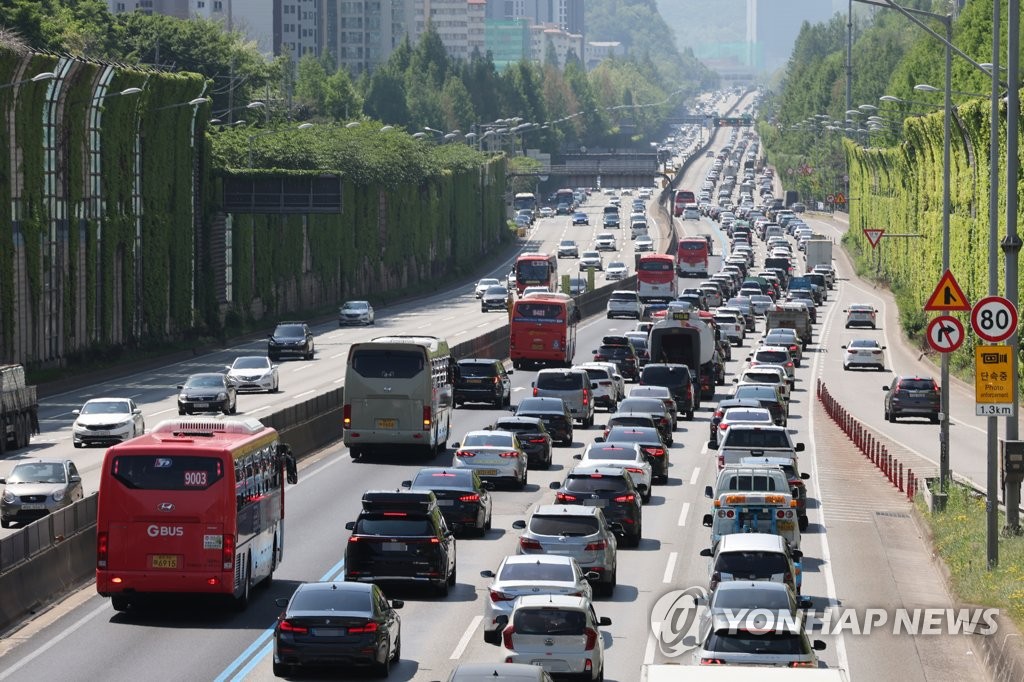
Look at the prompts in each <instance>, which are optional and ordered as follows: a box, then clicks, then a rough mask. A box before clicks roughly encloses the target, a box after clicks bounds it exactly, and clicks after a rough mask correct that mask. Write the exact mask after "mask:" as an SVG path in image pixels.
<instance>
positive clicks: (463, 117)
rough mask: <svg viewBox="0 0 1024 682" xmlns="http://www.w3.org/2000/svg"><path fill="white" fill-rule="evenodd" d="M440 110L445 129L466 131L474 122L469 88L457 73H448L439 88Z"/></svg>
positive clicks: (474, 116) (474, 114)
mask: <svg viewBox="0 0 1024 682" xmlns="http://www.w3.org/2000/svg"><path fill="white" fill-rule="evenodd" d="M441 111H442V112H443V114H442V115H443V125H444V128H445V130H456V129H458V130H461V131H462V132H464V133H465V132H468V131H469V129H470V127H471V126H472V125H473V124H475V123H476V122H477V121H476V111H474V110H473V100H472V98H470V96H469V90H467V89H466V85H465V84H464V83H463V82H462V79H461V78H459V77H458V76H457V75H454V74H453V75H450V76H448V79H447V80H446V81H445V82H444V88H443V89H442V90H441Z"/></svg>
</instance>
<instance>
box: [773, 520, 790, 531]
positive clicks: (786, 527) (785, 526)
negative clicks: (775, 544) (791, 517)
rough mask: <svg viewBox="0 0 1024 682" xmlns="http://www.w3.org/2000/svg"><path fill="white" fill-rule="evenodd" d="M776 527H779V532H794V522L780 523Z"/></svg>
mask: <svg viewBox="0 0 1024 682" xmlns="http://www.w3.org/2000/svg"><path fill="white" fill-rule="evenodd" d="M776 525H777V526H778V528H779V530H793V522H792V521H779V522H778V523H777V524H776Z"/></svg>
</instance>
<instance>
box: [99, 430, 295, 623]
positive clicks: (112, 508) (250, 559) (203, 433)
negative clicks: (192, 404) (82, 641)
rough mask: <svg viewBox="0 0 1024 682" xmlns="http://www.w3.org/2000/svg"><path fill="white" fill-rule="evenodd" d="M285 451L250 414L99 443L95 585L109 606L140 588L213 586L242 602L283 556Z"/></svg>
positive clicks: (290, 472)
mask: <svg viewBox="0 0 1024 682" xmlns="http://www.w3.org/2000/svg"><path fill="white" fill-rule="evenodd" d="M286 479H287V480H288V481H290V482H295V481H296V476H295V469H294V460H293V459H292V458H291V455H290V453H289V452H288V447H287V446H286V445H282V444H280V443H279V441H278V437H277V431H275V430H274V429H272V428H269V427H266V426H264V425H263V424H262V423H260V422H259V421H258V420H256V419H224V420H219V419H213V418H195V417H193V418H189V419H172V420H167V421H163V422H161V423H160V424H158V425H157V427H156V428H155V429H153V430H152V431H150V432H149V433H147V434H146V435H144V436H139V437H138V438H133V439H132V440H129V441H125V442H124V443H120V444H118V445H115V446H113V447H111V448H110V449H108V450H107V452H106V455H105V456H104V458H103V470H102V472H101V473H100V487H99V497H98V500H97V514H96V591H97V592H99V593H100V594H101V595H102V596H104V597H110V598H111V601H112V602H113V606H114V608H115V609H116V610H118V611H124V610H126V609H128V608H130V607H131V606H132V605H133V604H134V603H137V602H139V601H141V600H143V599H144V598H145V597H147V596H153V595H167V594H199V595H221V596H224V597H228V598H230V599H233V600H234V602H235V604H236V605H237V606H239V607H240V608H244V607H245V606H246V605H247V604H248V601H249V591H250V589H251V588H252V587H253V586H255V585H256V584H257V583H260V582H263V581H269V580H271V579H272V577H273V575H274V569H276V568H277V566H278V565H279V564H280V563H281V560H282V558H283V557H284V484H285V480H286Z"/></svg>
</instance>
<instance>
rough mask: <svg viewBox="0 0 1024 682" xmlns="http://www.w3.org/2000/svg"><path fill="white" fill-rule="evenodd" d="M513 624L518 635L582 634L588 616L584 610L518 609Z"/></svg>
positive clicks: (553, 635)
mask: <svg viewBox="0 0 1024 682" xmlns="http://www.w3.org/2000/svg"><path fill="white" fill-rule="evenodd" d="M512 626H513V628H515V633H516V634H517V635H544V636H548V637H557V636H566V635H582V634H583V631H584V630H585V629H586V627H587V616H586V614H584V613H583V612H582V611H575V610H563V609H557V608H550V607H544V608H539V609H517V610H516V612H515V616H514V618H513V621H512Z"/></svg>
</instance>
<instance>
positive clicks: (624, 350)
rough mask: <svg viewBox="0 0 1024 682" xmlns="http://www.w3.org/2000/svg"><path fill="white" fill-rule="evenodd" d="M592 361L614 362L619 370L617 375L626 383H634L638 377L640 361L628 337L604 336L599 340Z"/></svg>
mask: <svg viewBox="0 0 1024 682" xmlns="http://www.w3.org/2000/svg"><path fill="white" fill-rule="evenodd" d="M594 360H597V361H602V362H614V363H615V366H616V367H618V368H619V374H621V375H622V378H623V379H626V380H627V381H636V380H637V379H638V378H639V376H640V359H639V358H638V357H637V354H636V349H635V348H633V342H632V341H631V340H630V338H629V337H628V336H606V337H604V338H603V339H601V347H600V348H598V349H597V350H595V351H594Z"/></svg>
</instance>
